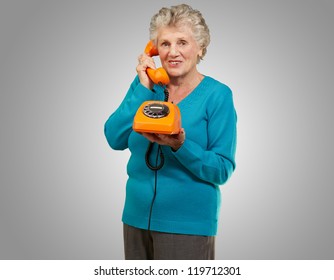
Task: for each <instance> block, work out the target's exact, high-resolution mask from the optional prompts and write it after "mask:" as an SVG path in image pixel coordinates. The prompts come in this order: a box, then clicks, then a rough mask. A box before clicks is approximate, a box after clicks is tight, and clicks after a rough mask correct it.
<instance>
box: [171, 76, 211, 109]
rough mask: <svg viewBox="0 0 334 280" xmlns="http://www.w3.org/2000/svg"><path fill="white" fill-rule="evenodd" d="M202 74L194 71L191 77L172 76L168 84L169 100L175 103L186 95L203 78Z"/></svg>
mask: <svg viewBox="0 0 334 280" xmlns="http://www.w3.org/2000/svg"><path fill="white" fill-rule="evenodd" d="M203 78H204V76H203V75H202V74H200V73H199V72H196V73H194V75H192V76H191V77H189V76H187V77H177V78H174V79H173V78H172V79H171V82H170V83H169V84H168V86H167V89H168V92H169V101H170V102H173V103H175V104H177V103H179V102H180V101H181V100H182V99H184V98H185V97H187V96H188V95H189V94H190V93H191V92H192V91H193V90H194V89H195V88H196V87H197V86H198V85H199V84H200V82H201V81H202V80H203Z"/></svg>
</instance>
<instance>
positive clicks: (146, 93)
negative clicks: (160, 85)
mask: <svg viewBox="0 0 334 280" xmlns="http://www.w3.org/2000/svg"><path fill="white" fill-rule="evenodd" d="M152 98H153V92H152V91H151V90H149V89H148V88H146V87H144V86H143V85H142V84H141V83H140V81H139V78H138V76H137V77H136V78H135V79H134V81H133V82H132V84H131V85H130V88H129V90H128V92H127V94H126V96H125V98H124V100H123V101H122V103H121V105H120V106H119V107H118V108H117V110H116V111H115V112H114V113H113V114H112V115H111V116H110V117H109V118H108V120H107V121H106V123H105V125H104V134H105V136H106V138H107V141H108V144H109V145H110V147H111V148H112V149H114V150H124V149H126V148H128V137H129V135H130V133H131V132H132V124H133V118H134V116H135V114H136V112H137V109H138V108H139V106H140V105H141V104H142V103H143V102H144V101H146V100H150V99H152Z"/></svg>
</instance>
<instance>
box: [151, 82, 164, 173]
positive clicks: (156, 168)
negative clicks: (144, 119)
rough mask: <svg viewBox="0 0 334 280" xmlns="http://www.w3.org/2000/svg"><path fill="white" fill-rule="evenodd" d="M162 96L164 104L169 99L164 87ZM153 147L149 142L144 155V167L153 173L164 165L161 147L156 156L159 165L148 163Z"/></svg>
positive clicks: (152, 143)
mask: <svg viewBox="0 0 334 280" xmlns="http://www.w3.org/2000/svg"><path fill="white" fill-rule="evenodd" d="M159 85H160V86H163V85H162V84H159ZM164 94H165V100H164V101H165V102H167V101H168V98H169V92H168V90H167V87H164ZM153 145H154V142H150V143H149V144H148V147H147V150H146V154H145V162H146V165H147V167H148V168H149V169H151V170H153V171H157V170H159V169H161V168H162V167H163V165H164V163H165V157H164V154H163V152H162V148H161V145H159V146H158V151H157V153H158V155H159V156H160V163H159V164H158V163H157V164H156V165H155V166H153V165H152V164H151V163H150V155H151V153H152V148H153Z"/></svg>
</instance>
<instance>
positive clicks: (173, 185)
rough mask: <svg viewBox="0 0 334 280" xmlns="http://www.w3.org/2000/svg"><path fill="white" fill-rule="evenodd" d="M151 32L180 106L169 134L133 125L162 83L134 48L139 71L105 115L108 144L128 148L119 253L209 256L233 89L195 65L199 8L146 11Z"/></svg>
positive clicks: (203, 42)
mask: <svg viewBox="0 0 334 280" xmlns="http://www.w3.org/2000/svg"><path fill="white" fill-rule="evenodd" d="M150 39H151V40H152V41H153V42H154V45H155V46H156V48H157V49H158V52H159V56H160V60H161V64H162V67H163V68H164V69H165V70H166V71H167V73H168V76H169V78H170V82H169V84H168V85H167V86H166V89H167V90H168V92H169V97H168V100H169V101H170V102H173V103H174V104H177V106H178V107H179V109H180V112H181V116H182V129H181V131H180V133H178V134H176V135H166V134H155V133H137V132H135V131H133V129H132V124H133V119H134V116H135V113H136V111H137V109H138V107H139V106H140V105H141V104H142V103H143V102H144V101H146V100H163V99H164V90H165V89H164V88H163V87H161V86H159V85H155V84H153V82H152V81H151V80H150V79H149V77H148V75H147V71H146V70H147V68H148V67H149V68H153V69H154V68H155V64H154V60H153V58H152V57H150V56H148V55H147V54H145V53H143V54H141V55H140V56H139V58H138V60H139V64H138V66H137V68H136V70H137V73H138V75H137V76H136V77H135V79H134V81H133V82H132V84H131V86H130V88H129V90H128V92H127V94H126V96H125V98H124V100H123V102H122V103H121V104H120V106H119V108H118V109H117V110H116V111H115V112H114V113H113V114H112V115H111V116H110V117H109V119H108V120H107V122H106V123H105V135H106V138H107V141H108V143H109V145H110V146H111V148H112V149H115V150H124V149H127V148H129V150H130V152H131V156H130V159H129V162H128V166H127V172H128V181H127V185H126V200H125V206H124V210H123V217H122V221H123V225H124V228H123V230H124V251H125V259H160V260H161V259H170V260H177V259H214V255H215V235H216V234H217V223H218V216H219V209H220V190H219V185H222V184H224V183H225V182H226V181H227V180H228V179H229V178H230V176H231V174H232V173H233V171H234V169H235V150H236V112H235V109H234V105H233V99H232V92H231V90H230V89H229V87H227V86H226V85H224V84H222V83H220V82H219V81H217V80H215V79H213V78H211V77H209V76H206V75H203V74H201V73H200V72H199V71H198V70H197V64H198V63H199V62H200V60H201V59H203V57H204V55H205V53H206V51H207V47H208V45H209V42H210V35H209V29H208V26H207V25H206V22H205V20H204V19H203V17H202V15H201V13H200V12H199V11H197V10H194V9H192V8H191V7H190V6H188V5H185V4H183V5H177V6H172V7H171V8H162V9H161V10H160V11H159V12H158V13H157V14H156V15H154V16H153V17H152V19H151V24H150ZM149 143H154V144H152V145H153V148H152V150H151V155H150V157H151V162H156V163H158V161H159V156H161V154H163V156H164V163H163V166H162V168H161V169H159V170H158V169H153V170H152V168H149V167H148V166H147V164H145V154H146V152H147V146H148V144H149Z"/></svg>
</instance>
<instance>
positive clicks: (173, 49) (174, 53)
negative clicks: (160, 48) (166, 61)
mask: <svg viewBox="0 0 334 280" xmlns="http://www.w3.org/2000/svg"><path fill="white" fill-rule="evenodd" d="M169 54H170V55H171V56H177V55H178V54H179V50H178V49H177V46H174V45H171V47H170V49H169Z"/></svg>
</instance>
